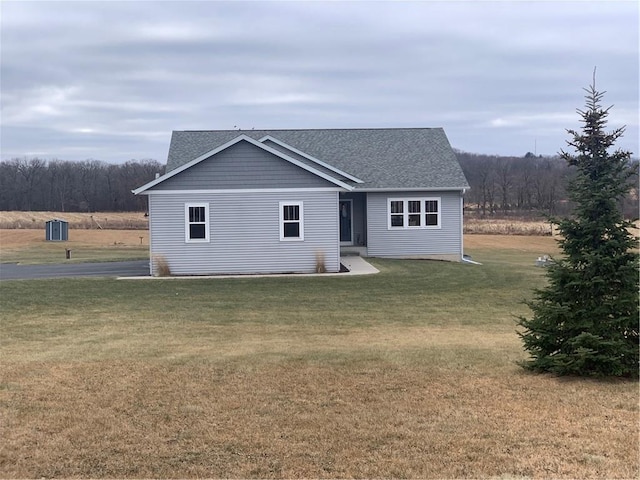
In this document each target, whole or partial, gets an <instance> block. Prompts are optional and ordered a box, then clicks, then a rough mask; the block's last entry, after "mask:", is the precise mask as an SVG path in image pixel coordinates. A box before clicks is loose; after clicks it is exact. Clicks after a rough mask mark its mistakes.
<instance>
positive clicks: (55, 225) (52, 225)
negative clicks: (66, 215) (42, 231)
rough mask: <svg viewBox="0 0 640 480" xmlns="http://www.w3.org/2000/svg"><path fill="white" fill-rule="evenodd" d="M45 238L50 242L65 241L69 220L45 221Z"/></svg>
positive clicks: (67, 238)
mask: <svg viewBox="0 0 640 480" xmlns="http://www.w3.org/2000/svg"><path fill="white" fill-rule="evenodd" d="M45 238H46V240H47V241H50V242H66V241H67V240H69V222H65V221H64V220H59V219H54V220H49V221H48V222H46V237H45Z"/></svg>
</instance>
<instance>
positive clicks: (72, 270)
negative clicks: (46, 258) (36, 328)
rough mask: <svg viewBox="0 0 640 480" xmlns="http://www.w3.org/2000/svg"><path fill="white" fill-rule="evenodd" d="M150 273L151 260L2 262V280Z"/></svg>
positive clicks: (0, 267)
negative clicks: (53, 262)
mask: <svg viewBox="0 0 640 480" xmlns="http://www.w3.org/2000/svg"><path fill="white" fill-rule="evenodd" d="M145 275H149V260H136V261H129V262H101V263H56V264H44V265H18V264H15V263H1V264H0V280H31V279H35V278H62V277H142V276H145Z"/></svg>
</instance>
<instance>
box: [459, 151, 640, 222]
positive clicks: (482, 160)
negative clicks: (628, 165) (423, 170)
mask: <svg viewBox="0 0 640 480" xmlns="http://www.w3.org/2000/svg"><path fill="white" fill-rule="evenodd" d="M456 155H457V156H458V161H459V162H460V166H461V167H462V170H463V171H464V174H465V176H466V177H467V181H468V182H469V185H470V186H471V189H470V190H469V191H468V192H467V194H466V195H465V213H467V214H473V215H477V216H479V217H495V216H502V217H503V216H523V217H540V216H547V215H551V216H556V215H557V216H565V215H568V214H569V213H570V212H571V211H572V209H573V203H572V202H571V201H570V199H569V196H568V192H567V185H568V183H569V181H570V180H571V179H572V178H573V177H574V176H575V174H576V172H575V168H574V167H571V166H569V165H568V164H567V162H566V161H565V160H563V159H562V158H560V157H542V156H536V155H534V154H533V153H530V152H528V153H527V154H525V155H524V156H522V157H500V156H495V155H479V154H475V153H467V152H460V151H458V152H456ZM632 164H633V167H634V168H635V174H634V175H633V178H632V180H631V184H632V187H633V186H635V188H631V189H630V191H629V193H628V194H627V195H626V196H625V197H624V198H623V199H622V200H621V201H620V205H619V207H620V208H621V210H622V212H623V214H624V215H625V217H626V218H630V219H636V218H638V188H637V185H638V168H637V167H638V162H637V160H636V161H632Z"/></svg>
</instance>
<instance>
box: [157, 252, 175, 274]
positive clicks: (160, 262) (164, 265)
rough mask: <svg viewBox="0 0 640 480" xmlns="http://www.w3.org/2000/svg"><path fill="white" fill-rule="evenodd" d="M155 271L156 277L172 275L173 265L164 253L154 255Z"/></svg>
mask: <svg viewBox="0 0 640 480" xmlns="http://www.w3.org/2000/svg"><path fill="white" fill-rule="evenodd" d="M153 266H154V269H153V272H154V275H155V276H156V277H170V276H171V267H169V262H167V259H166V258H164V257H163V256H162V255H156V256H154V257H153Z"/></svg>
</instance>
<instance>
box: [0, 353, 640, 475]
mask: <svg viewBox="0 0 640 480" xmlns="http://www.w3.org/2000/svg"><path fill="white" fill-rule="evenodd" d="M2 382H3V383H2V384H3V389H2V390H1V391H0V400H1V401H2V404H3V405H6V406H8V407H10V409H11V411H12V412H13V413H12V414H11V415H8V416H4V418H3V419H2V423H1V425H2V426H0V434H1V435H2V437H3V439H4V440H3V443H2V446H1V447H0V473H1V474H2V476H3V477H4V478H7V477H13V478H16V477H28V478H55V477H58V478H60V477H65V478H67V477H75V478H88V477H92V478H98V477H101V478H109V477H111V478H113V477H118V478H148V477H154V478H196V477H215V478H229V477H233V478H304V477H312V478H347V477H350V478H373V477H386V478H389V477H403V478H479V477H483V478H492V477H493V478H636V477H637V474H638V464H637V457H636V455H637V445H638V443H637V440H638V438H637V420H638V406H637V394H636V391H635V388H633V387H632V386H630V385H629V384H627V383H624V382H613V383H608V382H589V381H587V382H585V381H573V380H559V379H555V378H552V377H540V376H533V375H527V374H524V373H521V372H511V373H510V374H508V375H503V374H502V372H501V374H498V375H492V374H487V372H478V371H476V370H475V369H474V368H470V369H468V370H466V371H464V370H458V371H452V370H451V369H450V368H447V367H444V368H438V367H430V366H428V365H424V364H415V365H411V362H407V361H406V360H405V361H397V360H396V361H395V362H394V361H380V360H375V361H370V360H361V361H358V360H356V361H349V362H348V364H347V363H345V364H342V365H330V364H326V363H325V362H320V363H316V362H296V361H290V362H284V363H274V362H269V361H267V362H259V363H257V364H253V365H252V364H237V363H221V364H216V365H211V364H207V363H198V362H190V363H188V364H181V363H155V362H136V361H111V362H92V363H74V362H71V363H42V364H38V365H33V364H26V365H25V364H12V365H5V368H4V376H3V378H2Z"/></svg>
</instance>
